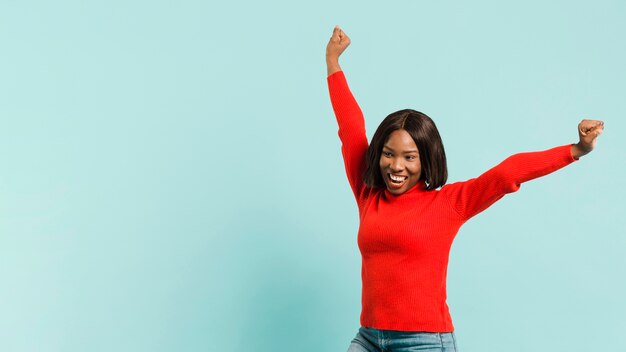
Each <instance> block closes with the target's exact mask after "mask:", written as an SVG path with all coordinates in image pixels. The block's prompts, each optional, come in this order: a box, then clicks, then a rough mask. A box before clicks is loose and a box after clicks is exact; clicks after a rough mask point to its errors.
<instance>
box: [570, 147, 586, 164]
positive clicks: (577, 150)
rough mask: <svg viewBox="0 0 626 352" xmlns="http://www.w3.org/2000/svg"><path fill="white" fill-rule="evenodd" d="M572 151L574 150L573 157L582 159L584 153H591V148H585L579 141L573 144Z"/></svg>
mask: <svg viewBox="0 0 626 352" xmlns="http://www.w3.org/2000/svg"><path fill="white" fill-rule="evenodd" d="M570 151H571V152H572V157H573V158H574V159H576V160H578V159H580V157H582V156H584V155H587V154H589V152H590V151H589V150H585V149H584V148H583V147H581V146H580V145H579V143H576V144H572V147H571V149H570Z"/></svg>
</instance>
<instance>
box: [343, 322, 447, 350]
mask: <svg viewBox="0 0 626 352" xmlns="http://www.w3.org/2000/svg"><path fill="white" fill-rule="evenodd" d="M410 351H422V352H457V351H458V350H457V348H456V337H455V336H454V333H453V332H407V331H395V330H378V329H374V328H366V327H361V328H360V329H359V332H358V333H357V334H356V337H355V338H354V339H353V340H352V343H351V344H350V347H349V348H348V352H410Z"/></svg>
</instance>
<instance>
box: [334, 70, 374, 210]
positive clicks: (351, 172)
mask: <svg viewBox="0 0 626 352" xmlns="http://www.w3.org/2000/svg"><path fill="white" fill-rule="evenodd" d="M327 81H328V90H329V93H330V101H331V103H332V106H333V110H334V112H335V117H336V118H337V124H338V125H339V139H340V140H341V153H342V155H343V161H344V165H345V168H346V174H347V175H348V182H350V187H351V188H352V192H353V193H354V196H355V198H356V199H357V203H358V204H359V206H360V204H361V200H362V197H363V196H364V191H365V184H364V182H363V172H364V171H365V153H366V152H367V146H368V143H367V135H366V134H365V120H364V118H363V113H362V112H361V108H360V107H359V105H358V104H357V102H356V100H355V99H354V96H352V92H350V88H349V87H348V82H347V81H346V77H345V75H344V74H343V71H338V72H335V73H333V74H331V75H330V76H328V78H327Z"/></svg>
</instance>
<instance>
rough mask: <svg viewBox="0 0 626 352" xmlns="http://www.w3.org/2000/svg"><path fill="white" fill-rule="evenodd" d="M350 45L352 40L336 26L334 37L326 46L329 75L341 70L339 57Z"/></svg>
mask: <svg viewBox="0 0 626 352" xmlns="http://www.w3.org/2000/svg"><path fill="white" fill-rule="evenodd" d="M348 45H350V38H349V37H348V35H347V34H346V33H344V31H342V30H341V28H339V26H335V29H334V30H333V35H332V36H331V37H330V40H329V41H328V44H327V45H326V66H327V67H328V75H331V74H333V73H335V72H337V71H340V70H341V67H339V56H341V54H342V53H343V51H344V50H346V48H347V47H348Z"/></svg>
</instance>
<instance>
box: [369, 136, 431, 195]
mask: <svg viewBox="0 0 626 352" xmlns="http://www.w3.org/2000/svg"><path fill="white" fill-rule="evenodd" d="M379 166H380V173H381V174H382V176H383V179H384V180H385V185H386V186H387V189H388V190H389V192H391V193H392V194H396V195H398V194H402V193H404V192H406V191H408V190H409V189H411V188H412V187H413V186H415V185H416V184H417V182H419V180H420V176H421V174H422V164H421V163H420V156H419V151H418V150H417V146H416V145H415V141H413V138H411V135H410V134H409V133H408V132H407V131H405V130H395V131H393V132H392V133H391V134H390V135H389V138H388V139H387V141H386V142H385V144H384V146H383V151H382V153H381V155H380V162H379Z"/></svg>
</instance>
